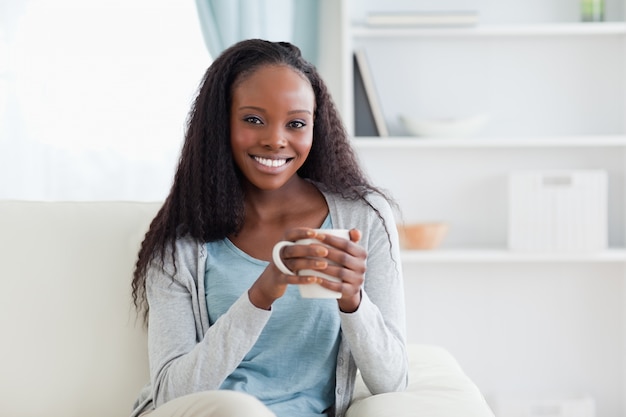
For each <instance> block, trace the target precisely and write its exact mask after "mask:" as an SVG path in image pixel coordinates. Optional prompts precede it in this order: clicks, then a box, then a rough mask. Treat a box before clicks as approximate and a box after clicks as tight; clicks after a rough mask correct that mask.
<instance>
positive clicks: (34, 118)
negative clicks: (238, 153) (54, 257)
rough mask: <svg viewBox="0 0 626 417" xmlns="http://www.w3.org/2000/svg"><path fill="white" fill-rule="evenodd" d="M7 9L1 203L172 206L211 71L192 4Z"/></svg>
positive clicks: (0, 60)
mask: <svg viewBox="0 0 626 417" xmlns="http://www.w3.org/2000/svg"><path fill="white" fill-rule="evenodd" d="M9 3H12V4H11V5H5V6H1V7H2V10H0V23H1V24H0V30H3V31H2V32H0V181H1V182H2V183H0V198H5V199H7V198H11V199H31V200H37V199H46V200H61V199H70V200H106V199H121V200H125V199H132V200H161V199H163V198H164V196H165V195H166V193H167V190H168V188H169V185H170V183H171V177H172V174H173V170H174V165H175V163H176V156H177V153H178V151H179V148H180V144H181V142H182V138H183V130H184V120H185V115H186V112H187V109H188V107H189V103H190V102H191V100H192V97H193V93H194V92H195V89H196V87H197V83H198V80H199V79H200V77H201V75H202V72H203V71H204V69H205V68H206V66H207V65H208V63H209V62H210V59H209V56H208V53H207V52H206V49H205V47H204V44H203V39H202V33H201V30H200V26H199V24H198V18H197V12H196V8H195V5H194V4H193V2H177V3H173V2H170V1H154V0H134V1H132V2H127V1H106V2H105V1H101V2H100V1H98V2H84V1H79V0H60V1H55V2H48V1H42V0H30V1H27V0H25V1H16V2H9ZM9 178H10V179H11V180H10V181H9Z"/></svg>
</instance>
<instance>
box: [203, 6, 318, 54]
mask: <svg viewBox="0 0 626 417" xmlns="http://www.w3.org/2000/svg"><path fill="white" fill-rule="evenodd" d="M319 3H320V2H319V0H196V6H197V8H198V15H199V17H200V23H201V27H202V32H203V35H204V41H205V43H206V46H207V48H208V50H209V52H210V53H211V55H212V56H217V55H219V54H220V53H221V52H222V51H223V50H224V49H225V48H226V47H228V46H230V45H232V44H234V43H236V42H238V41H240V40H243V39H249V38H263V39H268V40H272V41H289V42H293V43H294V44H296V45H298V47H300V49H301V50H302V54H303V55H304V57H305V58H307V59H308V60H309V61H311V62H313V63H317V56H318V40H317V38H318V26H319Z"/></svg>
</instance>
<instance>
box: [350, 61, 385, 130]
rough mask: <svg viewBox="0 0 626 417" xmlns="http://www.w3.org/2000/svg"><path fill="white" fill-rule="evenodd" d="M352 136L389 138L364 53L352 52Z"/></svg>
mask: <svg viewBox="0 0 626 417" xmlns="http://www.w3.org/2000/svg"><path fill="white" fill-rule="evenodd" d="M353 75H354V76H353V80H354V134H355V136H389V132H388V130H387V124H386V123H385V117H384V115H383V112H382V108H381V106H380V101H379V100H378V94H377V92H376V86H375V84H374V79H373V78H372V74H371V71H370V67H369V63H368V61H367V56H366V54H365V51H364V50H362V49H360V50H357V51H354V59H353Z"/></svg>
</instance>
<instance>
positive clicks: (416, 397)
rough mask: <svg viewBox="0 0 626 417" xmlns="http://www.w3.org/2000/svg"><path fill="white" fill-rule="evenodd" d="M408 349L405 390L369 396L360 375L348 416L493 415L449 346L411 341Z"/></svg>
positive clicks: (474, 416)
mask: <svg viewBox="0 0 626 417" xmlns="http://www.w3.org/2000/svg"><path fill="white" fill-rule="evenodd" d="M407 353H408V356H409V385H408V387H407V389H406V391H404V392H395V393H387V394H378V395H374V396H370V392H369V391H368V389H367V388H366V386H365V384H364V383H363V380H362V379H361V378H360V377H359V378H358V380H357V384H356V388H355V393H354V399H353V402H352V405H351V406H350V409H349V410H348V412H347V413H346V417H415V416H429V417H451V416H463V417H489V416H491V417H492V416H493V413H492V412H491V409H490V408H489V406H488V405H487V402H486V401H485V398H484V397H483V395H482V393H481V392H480V391H479V390H478V388H477V386H476V385H475V384H474V382H472V380H471V379H470V378H469V377H468V376H467V375H466V374H465V373H464V372H463V370H462V368H461V366H460V365H459V363H458V362H457V361H456V359H455V358H454V357H453V356H452V355H451V354H450V353H449V352H448V351H447V350H445V349H444V348H442V347H439V346H430V345H419V344H409V345H408V346H407Z"/></svg>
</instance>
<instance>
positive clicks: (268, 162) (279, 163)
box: [254, 156, 287, 168]
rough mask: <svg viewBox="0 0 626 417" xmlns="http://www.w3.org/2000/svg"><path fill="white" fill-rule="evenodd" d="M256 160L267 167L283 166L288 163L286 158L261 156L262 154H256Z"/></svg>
mask: <svg viewBox="0 0 626 417" xmlns="http://www.w3.org/2000/svg"><path fill="white" fill-rule="evenodd" d="M254 160H255V161H257V162H258V163H259V164H261V165H265V166H266V167H272V168H276V167H281V166H283V165H285V164H286V163H287V160H286V159H267V158H261V157H260V156H255V157H254Z"/></svg>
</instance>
